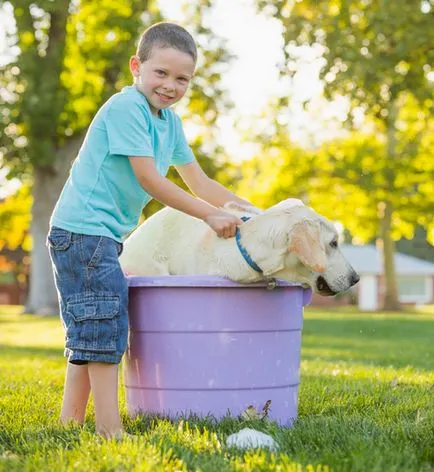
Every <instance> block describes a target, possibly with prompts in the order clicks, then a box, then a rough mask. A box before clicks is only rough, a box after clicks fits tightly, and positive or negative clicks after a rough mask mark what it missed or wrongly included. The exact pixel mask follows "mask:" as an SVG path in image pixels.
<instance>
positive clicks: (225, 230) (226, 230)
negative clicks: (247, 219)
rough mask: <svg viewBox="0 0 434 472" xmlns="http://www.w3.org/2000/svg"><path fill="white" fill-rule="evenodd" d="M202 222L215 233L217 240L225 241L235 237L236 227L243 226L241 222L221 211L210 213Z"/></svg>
mask: <svg viewBox="0 0 434 472" xmlns="http://www.w3.org/2000/svg"><path fill="white" fill-rule="evenodd" d="M203 221H205V223H206V224H207V225H208V226H210V227H211V228H212V229H213V230H214V231H215V232H216V233H217V236H218V237H219V238H225V239H227V238H232V237H233V236H235V233H236V231H237V226H239V225H241V224H243V220H241V219H240V218H238V217H237V216H235V215H231V214H230V213H226V212H225V211H223V210H217V211H215V212H213V213H211V214H210V215H208V216H206V217H205V218H204V219H203Z"/></svg>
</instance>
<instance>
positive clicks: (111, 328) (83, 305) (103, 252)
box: [47, 23, 250, 438]
mask: <svg viewBox="0 0 434 472" xmlns="http://www.w3.org/2000/svg"><path fill="white" fill-rule="evenodd" d="M196 58H197V51H196V46H195V43H194V40H193V38H192V37H191V36H190V34H189V33H188V32H187V31H186V30H185V29H183V28H181V27H180V26H178V25H175V24H172V23H158V24H156V25H154V26H152V27H150V28H149V29H148V30H146V31H145V32H144V33H143V35H142V36H141V38H140V42H139V45H138V48H137V54H136V55H135V56H133V57H131V59H130V70H131V73H132V75H133V78H134V85H132V86H129V87H125V88H124V89H123V90H122V91H121V92H120V93H117V94H115V95H114V96H113V97H111V98H110V99H109V100H108V101H107V102H106V103H105V104H104V105H103V106H102V107H101V109H100V110H99V111H98V113H97V114H96V116H95V118H94V120H93V121H92V123H91V125H90V127H89V130H88V132H87V135H86V138H85V140H84V142H83V145H82V147H81V149H80V152H79V154H78V156H77V159H76V160H75V161H74V164H73V166H72V169H71V174H70V176H69V178H68V180H67V182H66V184H65V186H64V188H63V190H62V193H61V195H60V197H59V200H58V202H57V205H56V207H55V209H54V211H53V215H52V218H51V228H50V232H49V234H48V238H47V240H48V246H49V251H50V257H51V260H52V262H53V271H54V276H55V281H56V287H57V291H58V294H59V304H60V311H61V317H62V322H63V325H64V327H65V339H66V343H65V346H66V348H65V356H66V357H67V359H68V364H67V369H66V381H65V390H64V397H63V404H62V411H61V415H60V419H61V421H62V422H63V423H66V422H68V421H70V420H73V421H77V422H78V423H80V424H82V423H83V421H84V418H85V412H86V406H87V401H88V397H89V393H90V391H92V395H93V399H94V404H95V418H96V431H97V433H98V434H100V435H102V436H104V437H107V438H110V437H121V436H122V434H123V429H122V424H121V420H120V415H119V408H118V364H119V362H120V361H121V358H122V355H123V354H124V352H125V350H126V346H127V336H128V311H127V310H128V288H127V282H126V279H125V277H124V274H123V273H122V270H121V268H120V266H119V262H118V256H119V254H120V252H121V250H122V241H123V240H124V238H125V236H126V235H127V234H128V233H129V232H130V231H131V230H132V229H133V228H134V227H135V226H136V225H137V223H138V220H139V217H140V214H141V211H142V208H143V207H144V206H145V205H146V204H147V203H148V202H149V201H150V200H151V198H155V199H157V200H159V201H160V202H162V203H164V204H166V205H168V206H171V207H173V208H176V209H178V210H180V211H183V212H185V213H187V214H189V215H192V216H195V217H197V218H201V219H202V220H203V221H205V222H206V223H207V224H208V225H209V226H210V227H211V228H212V229H213V230H214V231H215V232H216V233H217V235H218V236H220V237H224V238H228V237H232V236H234V234H235V231H236V227H237V225H239V224H241V223H242V222H241V221H240V220H239V219H238V218H237V217H235V216H233V215H231V214H229V213H226V212H225V211H223V210H221V209H219V207H222V206H223V205H224V204H225V203H226V202H228V201H235V202H238V203H241V204H244V205H246V204H247V205H250V204H249V203H248V202H246V201H245V200H242V199H240V198H238V197H236V196H235V195H234V194H232V193H231V192H230V191H228V190H226V189H225V188H224V187H223V186H221V185H220V184H218V183H217V182H215V181H214V180H212V179H210V178H208V177H207V176H206V175H205V173H204V172H203V171H202V169H201V167H200V166H199V164H198V163H197V162H196V160H195V158H194V155H193V153H192V151H191V149H190V148H189V146H188V145H187V143H186V140H185V136H184V133H183V130H182V125H181V121H180V119H179V118H178V116H177V115H176V114H175V113H174V112H173V111H172V110H171V109H170V108H169V107H170V106H171V105H173V104H175V103H176V102H178V101H179V100H180V99H181V98H182V97H183V96H184V94H185V93H186V91H187V88H188V85H189V83H190V81H191V79H192V77H193V73H194V69H195V65H196ZM170 165H174V166H175V167H176V169H177V171H178V172H179V174H180V175H181V177H182V178H183V180H184V181H185V182H186V184H187V185H188V187H189V188H190V190H191V191H192V192H193V193H194V194H195V195H196V196H197V197H198V198H195V197H194V196H192V195H190V194H189V193H187V192H184V191H183V190H182V189H181V188H179V187H178V186H176V185H175V184H173V183H172V182H170V181H169V180H167V179H166V178H165V175H166V173H167V170H168V168H169V166H170Z"/></svg>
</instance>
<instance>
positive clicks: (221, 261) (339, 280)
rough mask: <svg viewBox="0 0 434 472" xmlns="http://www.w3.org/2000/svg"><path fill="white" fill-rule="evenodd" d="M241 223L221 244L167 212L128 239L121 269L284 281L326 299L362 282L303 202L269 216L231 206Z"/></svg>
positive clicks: (203, 227) (334, 237) (325, 224)
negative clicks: (235, 232)
mask: <svg viewBox="0 0 434 472" xmlns="http://www.w3.org/2000/svg"><path fill="white" fill-rule="evenodd" d="M224 209H225V210H226V211H228V212H231V213H233V214H235V215H237V216H238V217H240V218H244V219H245V220H246V221H245V222H244V223H243V224H242V225H240V226H239V228H238V229H237V235H236V237H234V238H228V239H222V238H219V237H217V235H216V233H215V232H214V231H213V230H212V229H211V228H210V227H209V226H208V225H207V224H206V223H204V222H203V221H202V220H199V219H197V218H194V217H191V216H188V215H186V214H184V213H182V212H179V211H177V210H174V209H171V208H164V209H163V210H160V211H159V212H157V213H155V214H154V215H153V216H151V217H150V218H149V219H147V220H146V221H145V222H144V223H143V224H141V225H140V226H139V227H138V228H137V229H136V230H135V231H133V233H132V234H131V235H130V236H129V237H128V238H127V239H126V241H125V243H124V250H123V253H122V254H121V256H120V259H119V260H120V264H121V267H122V269H123V271H124V272H125V273H126V274H128V275H139V276H159V275H214V276H222V277H226V278H229V279H230V280H232V281H234V282H238V283H246V284H247V283H251V282H258V281H263V280H268V279H275V278H276V279H282V280H286V281H288V282H293V283H299V284H302V285H303V286H308V287H310V288H312V290H313V291H315V292H317V293H319V294H320V295H324V296H331V295H336V294H338V293H341V292H344V291H346V290H348V289H349V288H350V287H352V286H353V285H355V284H356V283H357V282H358V281H359V276H358V274H357V273H356V271H355V270H354V269H353V268H352V267H351V265H350V264H349V262H348V261H347V260H346V259H345V257H344V256H343V254H342V253H341V251H340V250H339V244H338V234H337V232H336V229H335V228H334V226H333V225H332V224H331V223H330V222H329V221H328V220H327V219H325V218H324V217H322V216H321V215H319V214H318V213H316V212H315V211H314V210H313V209H312V208H310V207H308V206H306V205H304V204H303V202H301V200H298V199H293V198H289V199H287V200H284V201H282V202H280V203H278V204H277V205H274V206H272V207H270V208H268V209H267V210H264V211H262V210H260V209H257V208H255V207H247V206H246V207H244V206H243V205H240V204H238V203H234V202H230V203H229V204H227V205H225V207H224Z"/></svg>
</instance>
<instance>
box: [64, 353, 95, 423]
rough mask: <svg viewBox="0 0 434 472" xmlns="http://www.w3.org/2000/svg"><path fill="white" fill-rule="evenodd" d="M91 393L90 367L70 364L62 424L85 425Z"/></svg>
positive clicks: (67, 371) (66, 381) (67, 372)
mask: <svg viewBox="0 0 434 472" xmlns="http://www.w3.org/2000/svg"><path fill="white" fill-rule="evenodd" d="M89 392H90V382H89V372H88V366H87V365H75V364H71V363H70V362H68V366H67V368H66V379H65V389H64V393H63V403H62V410H61V412H60V421H61V422H62V423H64V424H65V423H68V422H69V421H77V422H78V423H79V424H83V423H84V418H85V416H86V406H87V401H88V400H89Z"/></svg>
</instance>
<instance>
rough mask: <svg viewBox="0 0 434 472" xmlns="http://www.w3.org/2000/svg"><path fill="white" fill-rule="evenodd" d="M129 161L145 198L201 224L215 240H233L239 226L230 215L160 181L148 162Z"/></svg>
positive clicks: (238, 221)
mask: <svg viewBox="0 0 434 472" xmlns="http://www.w3.org/2000/svg"><path fill="white" fill-rule="evenodd" d="M129 160H130V163H131V167H132V168H133V171H134V174H135V176H136V178H137V180H138V181H139V183H140V185H141V186H142V187H143V188H144V189H145V190H146V191H147V192H148V193H149V195H151V196H152V197H153V198H155V199H156V200H158V201H159V202H161V203H163V204H164V205H167V206H170V207H172V208H175V209H176V210H179V211H182V212H184V213H187V214H188V215H190V216H194V217H196V218H200V219H202V220H204V221H205V223H207V224H208V225H209V226H210V227H211V228H212V229H213V230H214V231H215V232H216V233H217V235H218V236H219V237H224V238H228V237H232V236H234V235H235V231H236V228H237V225H239V224H242V221H241V220H240V219H239V218H237V217H235V216H234V215H231V214H229V213H227V212H225V211H222V210H220V209H218V208H215V207H214V206H212V205H210V204H209V203H206V202H204V201H202V200H199V199H198V198H195V197H193V196H192V195H190V194H188V193H187V192H185V191H184V190H182V189H181V188H180V187H178V186H177V185H175V184H174V183H173V182H171V181H170V180H168V179H166V178H165V177H162V176H161V175H160V174H159V173H158V171H157V169H156V167H155V163H154V160H153V159H152V158H147V157H130V158H129Z"/></svg>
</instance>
